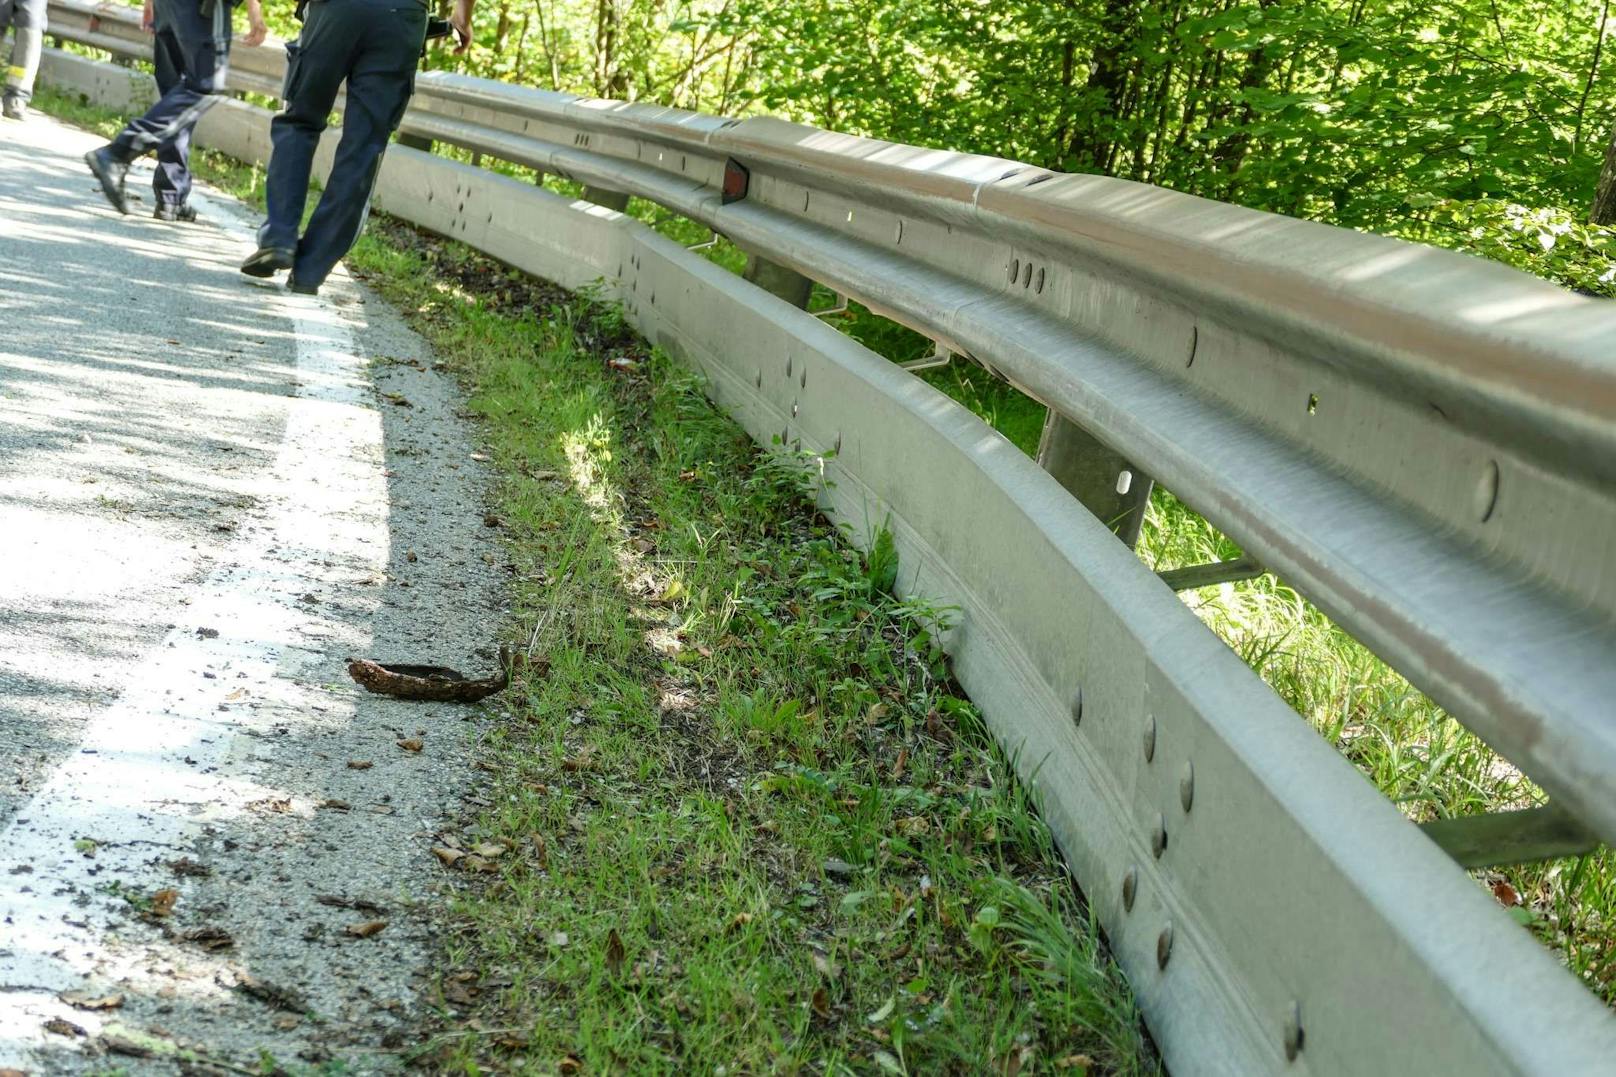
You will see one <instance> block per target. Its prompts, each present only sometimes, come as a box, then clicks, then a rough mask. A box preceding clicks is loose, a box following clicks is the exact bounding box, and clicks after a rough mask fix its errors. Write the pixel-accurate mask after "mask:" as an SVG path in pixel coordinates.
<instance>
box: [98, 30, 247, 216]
mask: <svg viewBox="0 0 1616 1077" xmlns="http://www.w3.org/2000/svg"><path fill="white" fill-rule="evenodd" d="M154 6H155V8H156V11H155V15H156V19H157V25H158V26H159V27H162V28H166V29H167V30H169V31H170V32H172V33H173V35H174V39H175V40H176V41H177V42H178V43H179V48H180V51H181V53H182V54H183V63H184V70H183V71H182V73H181V76H180V81H179V82H178V83H177V84H175V85H174V86H173V87H172V88H171V89H169V91H168V92H167V93H165V94H163V96H162V97H160V98H158V100H157V103H156V104H155V105H153V106H152V107H151V108H150V109H149V110H148V111H147V112H146V114H145V115H144V116H141V117H139V118H138V119H134V120H130V121H129V123H128V124H127V125H126V126H125V127H124V129H123V130H122V131H121V132H119V134H118V137H117V138H115V139H113V140H112V141H111V142H109V143H107V144H106V145H105V146H103V147H101V148H100V149H98V150H91V151H90V152H89V153H87V154H85V155H84V163H85V164H87V165H89V166H90V171H91V172H92V173H93V174H94V175H95V178H96V179H97V180H99V181H100V182H101V192H102V193H103V194H105V195H106V196H107V201H108V202H111V203H112V205H113V207H114V208H115V209H117V210H118V212H119V213H128V212H129V204H128V201H127V196H126V195H125V193H124V178H125V177H126V176H127V175H128V172H129V164H130V162H131V161H133V160H134V159H135V158H137V157H139V156H141V155H142V154H146V153H150V152H152V151H153V150H155V149H156V148H157V147H158V146H161V145H162V144H163V143H164V142H165V141H168V140H170V139H172V138H173V137H174V136H175V135H176V134H177V133H178V132H179V131H180V130H182V129H186V128H190V127H193V126H195V124H196V121H197V120H198V119H200V118H201V116H202V113H204V112H206V111H207V109H208V107H209V106H210V105H212V104H213V102H214V101H215V100H216V95H218V94H222V93H223V92H224V89H225V77H226V75H227V73H228V71H229V65H230V6H229V4H228V3H227V2H226V0H208V8H207V10H206V12H205V13H204V11H203V10H201V9H199V7H198V5H197V3H196V0H155V4H154Z"/></svg>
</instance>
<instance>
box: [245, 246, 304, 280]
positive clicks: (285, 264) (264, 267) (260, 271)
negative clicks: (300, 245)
mask: <svg viewBox="0 0 1616 1077" xmlns="http://www.w3.org/2000/svg"><path fill="white" fill-rule="evenodd" d="M291 268H292V248H290V247H259V248H258V249H257V250H255V251H253V252H252V253H251V254H249V255H248V256H247V260H246V261H245V262H243V263H241V271H242V272H243V273H245V274H247V276H249V277H273V276H274V275H275V274H277V273H279V272H280V271H281V270H283V269H291Z"/></svg>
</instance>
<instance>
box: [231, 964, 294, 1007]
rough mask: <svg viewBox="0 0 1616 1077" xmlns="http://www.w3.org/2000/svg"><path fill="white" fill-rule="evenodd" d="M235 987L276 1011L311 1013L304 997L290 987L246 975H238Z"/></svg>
mask: <svg viewBox="0 0 1616 1077" xmlns="http://www.w3.org/2000/svg"><path fill="white" fill-rule="evenodd" d="M235 986H236V990H238V991H240V992H242V993H243V994H245V995H250V996H251V997H253V998H255V999H257V1000H258V1001H259V1002H264V1003H268V1004H269V1005H271V1006H274V1007H275V1008H276V1009H279V1010H287V1011H289V1012H291V1013H299V1014H305V1013H308V1012H309V1006H308V1003H307V1002H305V1001H303V996H302V995H300V994H298V993H297V992H296V991H293V990H292V989H291V988H289V987H281V986H279V985H277V984H272V983H270V982H269V981H268V980H260V979H259V978H258V977H256V976H249V975H247V974H246V973H241V974H239V975H238V977H237V979H236V984H235Z"/></svg>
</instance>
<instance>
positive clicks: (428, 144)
mask: <svg viewBox="0 0 1616 1077" xmlns="http://www.w3.org/2000/svg"><path fill="white" fill-rule="evenodd" d="M398 144H399V145H400V146H408V147H409V148H410V149H412V150H420V151H421V152H422V153H431V152H432V140H431V139H430V138H427V137H426V136H425V135H407V134H405V133H404V132H402V131H400V132H399V133H398Z"/></svg>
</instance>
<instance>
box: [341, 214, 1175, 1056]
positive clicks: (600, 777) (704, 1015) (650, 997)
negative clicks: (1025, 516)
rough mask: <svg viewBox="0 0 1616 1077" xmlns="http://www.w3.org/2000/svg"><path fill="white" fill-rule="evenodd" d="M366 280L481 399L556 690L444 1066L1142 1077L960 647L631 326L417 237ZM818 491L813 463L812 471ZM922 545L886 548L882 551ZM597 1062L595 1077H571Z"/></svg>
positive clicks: (466, 951)
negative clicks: (460, 1027) (959, 686)
mask: <svg viewBox="0 0 1616 1077" xmlns="http://www.w3.org/2000/svg"><path fill="white" fill-rule="evenodd" d="M352 264H353V265H354V266H355V267H356V268H357V269H359V270H360V271H361V272H363V273H364V274H365V275H366V276H367V277H368V278H369V279H370V281H371V283H373V284H374V285H375V286H377V287H378V288H380V289H381V290H382V291H383V292H384V294H386V295H388V296H389V297H390V298H391V299H393V300H394V302H396V303H397V304H398V305H399V306H400V307H401V308H402V309H404V310H406V311H409V312H412V313H413V317H414V319H415V322H416V324H417V327H418V328H419V329H421V331H423V332H424V333H425V334H426V335H428V336H429V338H431V339H432V341H433V342H434V344H435V345H436V346H437V347H438V349H439V351H440V353H442V354H444V355H446V356H451V357H453V362H454V363H455V365H456V366H457V368H458V369H459V370H460V371H461V372H462V374H463V375H464V376H465V377H466V378H467V380H468V383H469V384H470V386H471V387H472V389H473V397H472V407H473V409H474V410H475V411H476V412H477V413H478V414H480V415H482V416H483V417H485V419H486V420H487V425H486V432H487V437H488V441H489V444H490V446H491V450H492V452H493V454H494V458H495V460H496V462H497V463H498V465H499V467H500V470H501V472H502V473H503V474H504V475H506V476H507V477H508V478H507V481H506V482H505V484H504V486H503V489H502V492H501V494H500V508H499V512H500V514H501V515H502V517H503V518H505V519H506V520H507V522H508V528H509V533H510V536H511V541H512V551H513V555H514V557H515V558H516V565H517V576H518V581H519V582H518V584H517V596H516V597H517V602H518V614H517V617H518V621H519V623H520V626H521V628H522V630H523V634H524V635H525V634H527V633H532V632H535V631H536V635H535V637H534V638H535V643H536V646H537V649H538V650H540V651H542V652H543V653H545V654H546V655H547V656H548V658H549V663H550V664H549V672H548V675H547V676H544V677H535V678H530V679H528V680H527V681H525V682H524V683H523V684H522V685H521V690H520V693H518V694H512V695H508V696H507V697H506V700H505V703H504V708H505V710H504V713H503V714H502V715H501V720H500V722H499V723H498V726H497V729H496V731H495V732H494V733H493V734H492V735H491V736H490V738H489V740H488V743H487V745H486V748H487V756H486V759H487V765H488V766H489V767H490V768H491V771H492V774H493V778H492V788H491V789H490V790H489V794H488V795H489V797H490V799H491V800H492V802H493V803H494V804H496V805H498V807H496V808H494V809H492V810H490V811H489V812H488V813H487V814H485V815H484V816H482V817H480V818H478V819H477V820H475V821H474V822H472V823H470V824H468V825H467V826H466V827H465V828H464V829H463V830H462V831H460V832H457V833H455V834H452V835H445V836H444V837H443V840H445V841H453V842H455V843H456V847H458V848H469V847H472V846H473V845H474V844H476V843H483V844H487V843H493V844H494V845H495V846H496V847H500V848H505V849H509V850H510V852H509V853H507V854H505V855H502V856H499V857H497V858H496V859H495V861H494V863H495V864H496V865H497V868H498V872H497V874H498V878H497V880H496V881H494V882H493V883H492V884H491V885H489V886H487V887H486V888H475V887H474V888H469V889H468V890H467V892H466V894H465V897H464V899H463V901H462V902H461V904H460V905H459V907H458V908H457V909H456V910H455V912H456V916H457V918H458V919H459V920H460V922H461V924H462V930H461V931H460V933H459V934H458V935H457V936H456V938H455V939H454V940H452V941H451V942H450V944H449V954H448V956H449V959H450V962H451V964H452V971H451V972H450V973H449V974H448V977H447V978H446V980H445V1018H446V1020H448V1021H450V1022H451V1023H458V1022H461V1021H464V1020H466V1019H468V1018H476V1019H477V1020H480V1021H481V1022H482V1023H483V1024H484V1025H485V1026H486V1027H490V1028H500V1029H508V1030H509V1031H507V1032H502V1033H500V1034H499V1035H489V1036H446V1037H445V1038H444V1039H443V1040H442V1042H441V1044H440V1045H439V1046H437V1047H435V1048H434V1052H435V1053H434V1054H433V1056H432V1057H433V1059H434V1065H437V1066H441V1067H444V1068H450V1069H457V1070H458V1069H465V1070H468V1071H469V1070H470V1069H472V1068H473V1067H474V1066H491V1067H497V1068H508V1067H522V1066H534V1067H540V1068H542V1067H545V1066H552V1065H558V1064H561V1063H563V1061H564V1060H567V1059H568V1058H569V1057H570V1058H572V1059H574V1060H575V1061H576V1063H577V1064H578V1065H581V1066H582V1067H583V1068H584V1069H586V1070H590V1071H593V1070H595V1069H605V1068H617V1069H624V1070H628V1071H632V1072H642V1071H649V1072H659V1071H679V1072H684V1071H715V1072H717V1071H722V1072H762V1071H770V1072H774V1071H783V1072H797V1071H801V1070H806V1071H810V1072H846V1071H859V1072H864V1071H871V1072H876V1071H890V1072H915V1073H921V1072H926V1073H930V1072H958V1073H966V1072H972V1073H975V1072H982V1071H983V1070H984V1069H987V1070H997V1071H1003V1072H1011V1071H1019V1072H1060V1071H1063V1070H1070V1071H1079V1072H1081V1071H1089V1070H1092V1071H1094V1072H1123V1073H1131V1072H1139V1071H1144V1070H1149V1069H1151V1068H1152V1065H1153V1064H1152V1062H1151V1056H1150V1053H1149V1050H1148V1048H1147V1047H1146V1046H1145V1043H1144V1041H1143V1038H1142V1035H1141V1033H1140V1030H1139V1023H1138V1018H1137V1015H1136V1013H1135V1011H1134V1008H1133V1003H1132V1001H1131V998H1130V996H1129V994H1128V991H1127V988H1126V985H1125V984H1124V983H1123V981H1122V979H1121V977H1120V975H1119V974H1118V973H1117V971H1116V970H1115V968H1114V967H1113V966H1112V965H1111V964H1110V962H1109V960H1108V959H1107V958H1106V957H1105V955H1104V952H1103V948H1102V946H1101V944H1100V941H1099V938H1098V934H1097V930H1096V928H1095V926H1094V925H1093V924H1092V922H1091V921H1090V920H1089V919H1088V917H1087V914H1086V912H1085V910H1084V909H1083V906H1082V904H1081V901H1080V900H1079V898H1078V896H1077V894H1076V892H1075V890H1074V889H1073V887H1072V884H1071V882H1070V880H1069V878H1068V877H1067V875H1066V872H1065V870H1064V867H1063V866H1062V863H1061V861H1060V859H1059V856H1058V854H1057V852H1056V850H1055V848H1054V846H1053V843H1052V841H1051V838H1050V835H1049V832H1048V830H1047V828H1046V827H1045V826H1044V825H1043V823H1042V822H1041V821H1040V820H1039V819H1038V818H1037V815H1036V813H1035V812H1034V810H1033V805H1031V804H1030V803H1028V801H1027V799H1026V795H1025V792H1024V791H1023V789H1022V788H1021V787H1020V786H1019V785H1018V783H1016V781H1015V780H1014V779H1013V777H1012V776H1011V773H1010V768H1009V766H1008V765H1007V763H1006V761H1005V760H1004V759H1003V758H1002V757H1001V756H1000V755H999V754H998V752H997V750H996V748H995V747H994V746H993V742H992V740H991V738H990V737H989V736H988V734H987V733H986V731H985V729H984V728H983V726H982V723H981V720H980V716H979V715H978V714H977V712H976V711H975V708H974V707H973V706H972V705H971V704H970V703H969V702H968V701H967V700H965V699H964V698H963V697H962V696H961V695H960V694H959V693H958V692H957V690H956V688H955V687H954V685H953V684H952V682H951V680H950V679H949V676H948V672H947V664H946V661H945V659H944V657H943V655H942V654H941V651H940V649H939V647H938V643H937V639H938V634H939V629H940V628H941V627H942V626H943V624H944V623H945V620H946V618H947V616H948V611H946V610H939V609H934V608H931V607H928V606H926V605H925V604H923V603H916V602H913V601H900V600H899V599H897V598H895V597H894V596H893V595H892V594H891V593H890V592H889V590H888V588H890V585H891V579H892V575H893V571H894V569H895V565H894V563H893V562H892V555H891V553H890V547H889V546H888V547H883V546H881V545H880V544H879V543H878V547H877V553H876V555H875V556H872V558H871V559H869V560H868V561H866V560H864V559H861V558H860V557H859V556H857V555H856V554H855V553H854V552H853V551H852V550H851V549H850V548H849V547H848V546H847V545H846V544H845V543H844V542H843V541H841V539H840V536H838V534H837V533H836V531H835V530H834V529H833V528H831V527H830V526H829V525H828V524H827V523H826V522H825V521H824V520H823V519H822V518H819V517H818V516H817V515H816V514H815V512H814V509H813V507H812V502H811V501H810V500H809V499H808V498H807V497H806V496H805V490H804V486H803V483H804V481H805V476H811V475H812V474H813V472H812V470H811V468H810V469H809V470H806V471H805V469H804V467H803V464H804V463H805V461H802V460H799V459H798V458H795V457H792V456H790V455H781V456H769V455H764V454H760V453H759V452H758V451H757V450H756V448H755V447H754V446H753V445H752V444H751V443H750V442H749V440H748V439H747V438H746V437H745V435H744V434H743V433H742V432H741V431H740V430H739V429H738V428H736V427H735V426H734V425H733V424H732V423H730V422H729V421H728V420H727V419H725V418H724V417H723V416H722V415H720V414H718V413H717V412H716V411H715V410H714V409H713V408H712V407H711V406H710V405H709V404H708V402H707V401H706V399H705V398H704V396H703V395H702V394H701V392H700V387H699V386H698V385H697V384H696V383H695V382H694V381H693V380H692V378H691V377H690V376H689V375H688V374H687V373H685V372H684V371H682V370H681V369H680V368H678V367H676V366H674V365H673V364H671V363H669V362H668V361H666V360H665V359H663V358H662V357H661V356H659V355H655V354H650V353H648V352H647V351H646V349H645V347H644V345H643V344H642V343H641V342H640V341H638V340H637V339H636V338H634V337H633V336H632V335H631V334H629V333H628V332H627V331H626V330H625V329H624V327H623V325H622V323H621V321H620V320H619V318H618V316H617V315H616V314H615V313H614V312H613V311H612V310H611V309H610V308H607V307H603V306H600V305H595V304H591V303H589V302H588V301H587V300H575V299H570V298H567V297H564V296H561V295H560V294H559V293H554V292H551V293H549V294H548V295H546V294H542V292H543V289H542V286H536V285H533V284H532V283H531V282H527V281H525V280H523V279H521V278H516V277H515V276H514V275H511V274H509V273H508V272H507V271H505V270H503V269H501V268H499V267H497V266H495V265H493V264H492V263H490V262H488V261H487V260H486V259H482V258H481V257H479V256H476V255H475V254H473V253H471V252H469V251H467V250H465V249H464V248H461V247H458V246H456V245H453V244H446V243H443V242H440V241H437V240H431V239H426V238H423V237H421V236H419V235H417V234H415V233H413V232H410V231H408V230H405V229H403V228H400V227H388V228H385V229H373V230H372V233H371V235H370V236H369V237H367V239H366V240H365V241H364V243H363V244H362V245H361V247H360V248H359V249H358V250H357V251H356V253H355V255H354V257H353V259H352ZM806 463H808V464H810V465H811V463H812V461H806ZM883 550H885V551H886V552H885V553H883V552H882V551H883ZM566 1064H568V1065H571V1064H572V1063H570V1062H569V1063H566Z"/></svg>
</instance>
